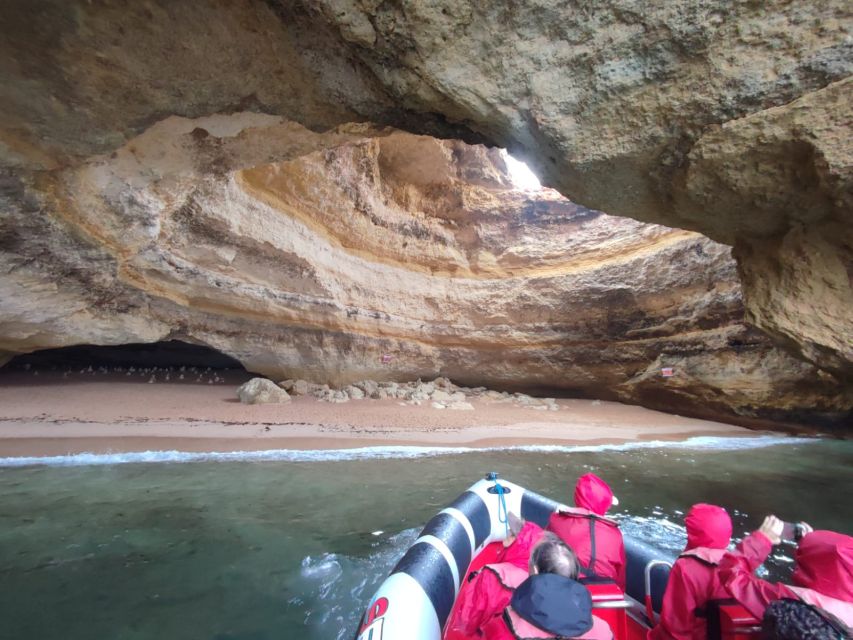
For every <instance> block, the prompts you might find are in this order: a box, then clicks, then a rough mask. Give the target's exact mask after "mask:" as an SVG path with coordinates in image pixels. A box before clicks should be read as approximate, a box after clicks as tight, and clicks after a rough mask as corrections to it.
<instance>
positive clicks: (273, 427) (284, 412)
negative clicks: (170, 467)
mask: <svg viewBox="0 0 853 640" xmlns="http://www.w3.org/2000/svg"><path fill="white" fill-rule="evenodd" d="M173 377H175V378H176V377H177V376H173ZM198 377H199V378H200V379H199V380H188V381H186V380H185V381H178V380H170V381H169V382H166V381H163V380H162V378H163V376H161V379H160V380H158V381H156V382H154V383H149V382H148V381H147V380H148V379H150V377H148V376H144V377H143V376H136V377H132V376H126V375H125V374H115V373H107V374H102V373H101V374H99V373H98V372H92V373H74V374H71V375H69V374H60V373H54V372H40V374H39V375H34V374H33V372H14V373H12V372H10V373H6V374H3V375H2V376H0V456H4V457H9V456H53V455H64V454H74V453H82V452H92V453H118V452H131V451H158V450H177V451H241V450H243V451H251V450H265V449H337V448H352V447H365V446H384V445H419V446H452V447H459V446H466V447H495V446H511V445H520V444H561V445H576V444H604V443H622V442H631V441H643V440H682V439H686V438H689V437H694V436H728V437H732V436H748V435H754V434H755V432H754V431H750V430H748V429H744V428H742V427H736V426H732V425H728V424H723V423H719V422H711V421H706V420H696V419H692V418H684V417H681V416H676V415H669V414H665V413H661V412H657V411H651V410H648V409H644V408H642V407H636V406H629V405H623V404H619V403H613V402H601V401H590V400H567V399H561V400H558V405H559V410H558V411H541V410H534V409H531V408H529V407H521V406H517V405H513V404H509V403H500V402H494V401H491V400H488V399H485V398H473V399H471V404H472V405H473V406H474V410H473V411H455V410H447V409H445V410H438V409H434V408H432V407H431V406H430V405H429V404H428V403H425V404H422V405H420V406H415V405H411V404H407V403H404V402H402V401H400V400H396V399H387V400H358V401H356V400H354V401H350V402H348V403H343V404H331V403H328V402H321V401H319V400H317V399H315V398H313V397H298V398H294V399H293V400H292V401H291V402H290V403H287V404H280V405H243V404H241V403H240V402H239V401H238V400H237V398H236V395H235V390H236V388H237V386H238V385H239V384H240V383H241V382H242V381H244V380H245V379H246V376H245V374H236V373H223V372H218V373H210V374H206V375H199V376H198Z"/></svg>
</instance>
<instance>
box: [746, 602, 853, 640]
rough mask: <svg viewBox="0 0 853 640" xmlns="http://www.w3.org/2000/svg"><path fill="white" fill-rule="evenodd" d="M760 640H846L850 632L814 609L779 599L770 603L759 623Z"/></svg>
mask: <svg viewBox="0 0 853 640" xmlns="http://www.w3.org/2000/svg"><path fill="white" fill-rule="evenodd" d="M761 633H762V636H761V637H762V638H764V640H849V639H850V629H848V628H847V625H845V624H844V623H843V622H841V621H840V620H839V619H838V618H836V617H835V616H833V615H831V614H829V613H827V612H826V611H824V610H823V609H819V608H818V607H815V606H814V605H811V604H808V603H807V602H803V601H802V600H794V599H789V598H783V599H782V600H776V601H775V602H771V603H770V604H769V605H768V606H767V609H766V610H765V611H764V619H763V620H762V621H761Z"/></svg>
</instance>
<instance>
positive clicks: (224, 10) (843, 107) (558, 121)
mask: <svg viewBox="0 0 853 640" xmlns="http://www.w3.org/2000/svg"><path fill="white" fill-rule="evenodd" d="M0 25H2V26H0V29H2V35H3V37H2V38H0V86H2V90H0V112H2V114H3V119H2V122H1V123H0V166H2V167H3V169H4V171H5V175H6V178H5V179H6V180H7V181H8V180H11V181H12V182H14V181H15V180H17V179H19V178H20V176H19V175H18V174H20V172H22V171H44V170H51V169H55V168H60V167H68V166H70V165H72V164H75V163H78V162H80V161H84V160H86V159H87V158H89V157H91V156H93V155H97V154H103V153H111V152H113V151H115V150H116V149H118V148H120V147H122V146H123V145H124V144H126V143H127V141H128V140H130V139H131V138H133V137H134V136H136V135H138V134H140V133H141V132H142V131H144V130H146V129H148V128H149V127H150V126H152V125H153V124H154V123H156V122H160V121H162V120H163V119H164V118H166V117H167V116H170V115H178V116H184V117H188V118H195V117H200V116H207V115H211V114H216V113H223V112H225V113H233V112H237V111H256V112H261V113H266V114H271V115H274V116H278V117H283V118H286V119H287V120H289V121H292V122H296V123H299V124H301V125H303V126H305V127H306V128H308V129H310V130H312V131H315V132H321V131H325V130H328V129H331V128H334V127H337V126H339V125H341V124H344V123H347V122H353V121H372V122H377V123H380V124H382V125H394V126H397V127H400V128H403V129H407V130H409V131H414V132H420V133H431V134H439V135H442V136H446V137H459V138H463V139H466V140H467V141H469V142H471V141H478V140H485V141H489V142H491V143H495V144H498V145H500V146H504V147H508V148H510V150H512V151H513V152H516V153H517V154H519V155H522V156H524V157H525V158H526V159H527V160H529V161H530V162H531V163H532V164H533V165H534V166H535V168H536V169H537V171H538V172H539V174H540V175H541V176H543V177H544V178H545V179H546V181H547V183H548V184H550V185H551V186H553V187H555V188H557V189H559V190H560V192H561V193H563V194H565V195H567V196H569V197H571V198H572V199H573V200H574V201H575V202H579V203H582V204H584V205H585V206H588V207H592V208H595V209H598V210H602V211H606V212H608V213H611V214H616V215H624V216H630V217H633V218H636V219H639V220H644V221H649V222H655V223H662V224H667V225H670V226H673V227H680V228H687V229H692V230H696V231H699V232H702V233H704V234H705V235H707V236H709V237H710V238H712V239H714V240H716V241H719V242H723V243H726V244H730V245H733V246H734V247H735V256H736V259H737V261H738V263H739V265H740V267H739V268H740V273H741V277H742V280H743V286H744V289H743V291H744V297H745V303H746V308H747V312H748V319H749V320H750V322H752V323H754V324H755V325H756V326H758V327H760V328H761V329H762V330H763V331H765V332H766V333H768V334H769V335H771V336H772V337H773V338H774V339H775V340H776V341H777V343H778V344H780V345H782V346H783V347H785V348H787V349H789V350H790V352H792V353H794V354H796V355H798V356H799V357H801V358H805V359H807V360H809V361H811V362H813V363H816V364H817V365H818V366H819V367H821V368H822V369H824V370H827V371H832V372H835V373H836V374H838V375H842V376H849V375H850V374H851V372H853V370H851V367H853V365H851V362H853V353H851V348H850V345H851V344H853V321H851V314H850V305H851V298H852V297H853V294H852V293H851V278H850V273H851V272H853V267H851V251H850V247H851V245H853V239H851V233H853V231H851V229H853V225H851V219H850V216H851V214H850V212H851V207H850V202H849V200H850V193H851V172H850V162H851V160H850V159H851V157H853V153H851V142H850V140H851V137H850V135H849V123H850V116H851V111H850V109H851V104H853V100H851V82H850V75H851V69H853V41H851V29H853V26H851V25H853V10H851V7H850V3H849V2H845V1H843V0H793V1H791V0H769V1H767V2H730V1H728V0H709V1H706V2H701V3H697V2H692V1H689V0H675V1H672V2H660V3H641V4H638V3H636V2H634V1H633V0H603V1H601V2H595V3H582V2H565V3H556V4H555V3H552V2H542V1H538V0H525V1H523V2H512V3H506V2H483V1H482V0H477V1H474V0H422V1H419V2H382V3H380V2H376V1H375V0H312V1H311V2H307V1H299V0H239V1H237V2H232V1H226V0H205V1H204V2H202V1H200V0H184V1H181V2H174V1H171V0H153V1H151V2H146V3H144V4H139V3H136V4H128V5H112V4H108V3H101V2H83V0H9V1H7V2H4V3H2V6H0Z"/></svg>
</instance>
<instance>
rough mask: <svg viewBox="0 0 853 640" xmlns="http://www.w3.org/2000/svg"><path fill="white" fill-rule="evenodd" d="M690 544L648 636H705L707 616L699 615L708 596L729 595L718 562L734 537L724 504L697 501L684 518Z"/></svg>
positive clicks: (693, 639) (682, 639)
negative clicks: (655, 623)
mask: <svg viewBox="0 0 853 640" xmlns="http://www.w3.org/2000/svg"><path fill="white" fill-rule="evenodd" d="M685 524H686V525H687V548H686V549H685V551H684V553H682V554H681V555H680V556H679V558H678V560H676V561H675V564H674V565H673V566H672V571H670V573H669V580H668V581H667V583H666V593H664V596H663V606H662V607H661V615H660V622H658V625H657V626H656V627H655V628H654V629H652V630H651V631H650V632H649V634H648V636H647V637H648V638H649V640H671V639H674V640H705V639H706V638H707V637H708V625H707V619H706V618H704V617H699V616H697V615H696V612H697V609H704V608H705V605H706V604H707V602H708V600H716V599H722V598H728V597H729V594H728V592H727V591H726V589H725V587H724V586H723V584H722V582H721V580H720V576H719V571H718V570H717V565H718V564H719V562H720V559H721V558H722V557H723V555H724V554H725V553H726V547H727V546H728V544H729V540H730V539H731V537H732V521H731V518H729V514H728V513H726V510H725V509H723V508H722V507H717V506H715V505H710V504H696V505H693V507H692V508H691V509H690V512H689V513H688V514H687V518H685Z"/></svg>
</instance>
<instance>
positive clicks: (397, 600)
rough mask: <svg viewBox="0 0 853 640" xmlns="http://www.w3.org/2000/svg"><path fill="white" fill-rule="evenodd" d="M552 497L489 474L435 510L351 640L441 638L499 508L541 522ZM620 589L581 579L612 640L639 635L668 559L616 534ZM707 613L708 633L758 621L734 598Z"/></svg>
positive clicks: (489, 540)
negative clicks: (622, 555) (622, 557)
mask: <svg viewBox="0 0 853 640" xmlns="http://www.w3.org/2000/svg"><path fill="white" fill-rule="evenodd" d="M561 506H562V505H561V504H560V503H559V502H556V501H554V500H551V499H549V498H546V497H544V496H541V495H539V494H537V493H534V492H533V491H529V490H526V489H524V488H523V487H521V486H519V485H517V484H514V483H512V482H509V481H507V480H503V479H498V477H497V475H496V474H494V473H491V474H489V475H488V476H486V479H484V480H480V481H479V482H477V483H475V484H474V485H473V486H471V487H470V488H469V489H468V490H467V491H465V492H464V493H463V494H462V495H460V496H459V497H458V498H456V500H454V501H453V502H452V503H451V504H450V505H449V506H448V507H447V508H445V509H442V510H441V511H440V512H439V513H438V514H436V515H435V516H434V517H433V518H432V519H431V520H430V521H429V522H428V523H427V524H426V526H425V527H424V529H423V531H421V533H420V535H419V536H418V538H417V539H416V540H415V542H414V543H412V546H411V547H409V549H408V550H407V551H406V553H405V554H404V555H403V557H402V558H401V559H400V561H399V562H398V563H397V565H396V566H395V567H394V569H393V570H392V571H391V574H390V575H389V576H388V577H387V578H386V579H385V581H384V582H383V583H382V584H381V585H380V587H379V589H378V590H377V592H376V594H375V595H374V596H373V598H372V599H371V600H370V604H369V605H368V607H367V610H366V612H365V613H364V616H363V617H362V619H361V621H360V624H359V627H358V629H357V630H356V633H355V638H356V640H442V638H443V637H444V636H443V628H444V625H445V623H446V622H447V620H448V618H449V617H450V614H451V611H452V610H453V606H454V603H455V601H456V598H457V596H458V595H459V592H460V589H464V588H465V586H466V584H467V582H468V581H467V580H466V576H468V575H469V573H470V572H472V571H475V570H477V569H479V568H480V567H482V566H484V565H486V564H488V563H490V562H492V561H494V559H495V556H496V554H497V552H498V550H499V549H500V548H501V547H502V543H503V540H505V538H506V536H507V531H508V529H507V525H506V522H507V514H508V513H514V514H518V515H520V516H521V518H522V519H524V520H530V521H533V522H535V523H537V524H538V525H540V526H541V527H545V526H546V525H547V524H548V519H549V518H550V516H551V514H552V513H553V512H554V511H555V510H557V509H558V508H560V507H561ZM624 541H625V552H626V556H627V561H628V566H627V581H626V592H624V593H623V592H622V591H621V589H619V587H617V586H616V585H615V584H612V583H601V584H589V585H587V588H588V589H589V591H590V594H591V596H592V601H593V609H594V613H595V615H596V616H597V617H599V618H602V619H603V620H605V621H606V622H607V623H608V624H609V625H610V628H611V630H612V631H613V637H614V638H615V640H645V638H646V634H647V632H648V631H649V629H651V628H652V627H653V626H654V624H655V623H656V621H657V616H658V612H659V611H660V605H661V601H662V599H663V593H664V590H665V588H666V582H667V577H668V576H669V570H670V568H671V566H672V562H673V560H674V558H672V557H667V558H662V557H661V552H660V551H659V550H657V549H655V548H653V547H651V546H649V545H647V544H645V543H643V542H641V541H639V540H636V539H632V538H631V537H630V536H624ZM716 604H717V606H714V607H713V615H709V617H708V626H709V635H708V638H709V640H715V639H720V640H747V639H753V638H757V637H758V633H759V628H758V626H757V625H758V624H759V623H758V621H757V620H755V619H754V618H752V617H751V616H750V615H749V614H748V613H747V612H746V610H745V609H743V608H742V607H740V606H739V605H737V604H735V603H733V602H728V601H720V602H719V603H716Z"/></svg>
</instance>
